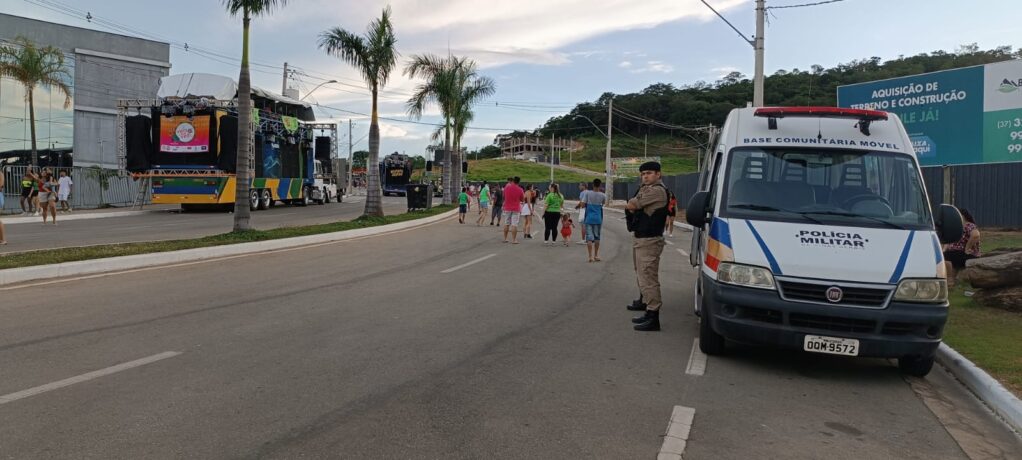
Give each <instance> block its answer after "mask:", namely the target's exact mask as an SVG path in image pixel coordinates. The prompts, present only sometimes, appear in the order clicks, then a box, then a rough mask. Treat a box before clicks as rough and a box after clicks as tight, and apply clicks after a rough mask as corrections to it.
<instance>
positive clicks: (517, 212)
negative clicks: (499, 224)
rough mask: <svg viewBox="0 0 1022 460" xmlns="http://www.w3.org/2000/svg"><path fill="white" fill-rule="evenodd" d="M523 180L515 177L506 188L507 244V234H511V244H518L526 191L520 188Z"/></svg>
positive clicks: (505, 225)
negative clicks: (519, 221) (519, 225)
mask: <svg viewBox="0 0 1022 460" xmlns="http://www.w3.org/2000/svg"><path fill="white" fill-rule="evenodd" d="M519 182H521V178H519V177H518V176H515V177H514V178H512V179H511V182H508V184H507V185H505V186H504V208H503V209H504V213H503V216H502V217H503V219H504V242H505V243H507V233H508V231H510V232H511V244H518V220H519V219H521V217H522V201H524V200H525V190H522V188H521V187H519V186H518V183H519Z"/></svg>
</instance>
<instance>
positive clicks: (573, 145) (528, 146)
mask: <svg viewBox="0 0 1022 460" xmlns="http://www.w3.org/2000/svg"><path fill="white" fill-rule="evenodd" d="M494 143H496V144H497V145H499V146H500V154H501V156H502V157H503V158H507V159H513V160H533V159H537V160H538V159H541V158H547V156H546V155H547V154H548V153H550V151H551V148H553V151H554V153H557V154H560V153H564V152H576V151H579V150H581V149H582V144H581V143H579V142H575V141H573V140H569V139H563V138H561V139H557V138H554V139H550V138H545V137H534V136H522V137H512V136H509V135H500V136H497V137H496V138H495V139H494ZM544 161H545V160H544ZM556 162H557V161H556V160H555V163H556Z"/></svg>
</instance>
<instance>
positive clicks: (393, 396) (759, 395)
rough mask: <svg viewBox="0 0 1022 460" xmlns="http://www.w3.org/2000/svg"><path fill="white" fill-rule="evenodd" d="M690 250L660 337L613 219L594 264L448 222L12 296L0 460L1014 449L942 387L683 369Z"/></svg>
mask: <svg viewBox="0 0 1022 460" xmlns="http://www.w3.org/2000/svg"><path fill="white" fill-rule="evenodd" d="M538 230H539V227H538V226H537V231H538ZM537 234H538V233H537ZM679 234H680V236H679V237H677V238H674V239H672V242H673V243H675V244H673V245H669V246H667V249H666V251H665V254H664V259H663V263H662V270H661V273H662V279H663V282H664V297H665V301H666V306H665V309H664V311H663V314H662V323H663V331H662V332H659V333H640V332H635V331H633V330H632V329H631V324H630V323H629V318H630V314H629V313H630V312H627V311H626V310H625V309H624V304H625V303H626V302H627V301H629V299H631V298H632V296H634V295H635V292H636V288H635V281H634V278H633V272H632V264H631V257H630V256H631V254H630V247H629V245H628V244H629V242H628V240H627V234H626V233H625V232H624V225H623V223H622V222H621V221H619V220H616V219H613V220H609V221H608V224H607V225H606V228H605V230H604V239H605V246H604V250H603V259H604V261H603V262H600V263H595V264H588V263H586V262H585V250H584V249H583V248H582V247H581V246H576V245H572V246H570V247H561V246H557V247H545V246H543V245H542V244H541V242H540V241H539V240H538V239H537V240H531V241H529V240H527V241H525V242H524V243H523V244H519V245H510V244H502V243H501V241H500V238H499V236H498V234H497V230H496V229H495V228H494V227H489V226H485V227H482V228H479V227H475V226H473V225H468V224H466V225H459V224H457V221H456V220H454V219H449V220H445V221H442V222H440V223H437V224H433V225H430V226H427V227H422V228H418V229H413V230H408V231H403V232H399V233H392V234H389V235H383V236H377V237H371V238H365V239H359V240H356V241H347V242H342V243H334V244H327V245H320V246H316V247H312V248H302V249H291V250H283V251H277V252H273V253H266V254H259V255H251V256H242V257H233V258H227V259H220V260H214V261H205V262H200V263H189V264H181V265H178V266H170V267H162V268H156V269H145V270H135V271H130V272H125V273H117V274H111V275H109V276H104V277H99V278H90V279H67V280H62V281H59V282H55V283H43V284H36V285H22V286H13V287H5V288H0V299H3V300H2V302H0V317H2V318H3V321H0V373H2V374H0V375H2V378H0V457H3V458H19V459H21V458H69V457H74V458H104V459H105V458H223V457H232V458H234V457H245V458H250V457H269V458H443V459H449V458H543V459H547V458H549V459H565V458H608V459H633V458H655V457H656V456H657V454H658V452H659V451H660V449H661V446H662V445H663V444H664V437H663V434H664V433H665V431H666V430H667V428H668V423H669V421H670V419H671V415H672V412H673V411H674V408H675V406H682V407H685V408H690V409H694V418H693V419H692V422H691V426H692V429H691V434H690V437H689V441H688V444H687V447H686V450H685V458H686V459H754V458H797V459H811V458H812V459H816V458H828V459H867V458H868V459H885V458H918V459H961V458H968V455H967V452H969V454H971V455H972V456H973V458H1013V456H1014V458H1018V456H1019V453H1020V452H1022V442H1020V441H1019V439H1018V438H1017V437H1014V436H1013V435H1012V434H1010V433H1008V432H1007V431H1006V429H1005V428H1004V427H1003V425H1000V424H999V423H998V422H996V421H995V420H994V419H993V418H992V416H990V415H989V413H988V412H986V411H985V409H983V408H982V407H981V406H980V404H979V403H978V402H977V401H976V400H974V399H973V398H972V397H971V396H969V395H968V394H967V393H966V392H964V391H963V390H961V388H960V387H959V386H958V385H957V384H956V383H954V382H953V381H952V380H950V379H949V377H948V376H947V375H945V374H943V373H941V372H934V373H932V374H931V375H930V376H929V377H928V378H927V379H906V378H904V377H902V376H901V374H899V372H898V370H897V368H896V367H895V366H894V365H893V364H891V363H890V362H887V361H884V360H869V359H861V360H855V359H840V358H830V357H823V356H810V355H805V354H801V353H790V352H781V351H773V350H753V349H748V348H735V349H734V350H733V352H732V353H730V354H729V355H727V356H724V357H711V358H709V359H708V361H707V362H706V363H705V364H706V365H705V373H703V374H702V375H698V372H695V373H692V374H690V373H687V372H694V369H695V368H693V366H692V365H691V364H690V357H691V356H693V355H692V349H693V345H694V339H695V338H696V337H697V319H696V318H695V316H694V315H693V314H692V311H691V300H690V299H691V297H692V291H691V288H690V285H691V282H692V280H693V275H694V271H693V270H692V269H691V268H689V267H688V266H687V257H685V256H683V255H682V254H681V253H680V252H678V249H683V250H687V238H686V235H687V234H685V233H682V232H679ZM473 262H474V263H473ZM175 353H178V354H175ZM697 356H698V355H697ZM138 360H143V361H138ZM119 365H122V366H120V367H114V366H119ZM696 367H698V366H696ZM977 452H979V453H980V454H983V453H985V454H984V455H989V456H986V457H984V456H983V455H980V454H977Z"/></svg>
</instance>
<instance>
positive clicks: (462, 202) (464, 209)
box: [458, 187, 468, 224]
mask: <svg viewBox="0 0 1022 460" xmlns="http://www.w3.org/2000/svg"><path fill="white" fill-rule="evenodd" d="M466 192H468V188H467V187H462V188H461V194H460V195H458V223H459V224H464V223H465V214H467V213H468V193H466Z"/></svg>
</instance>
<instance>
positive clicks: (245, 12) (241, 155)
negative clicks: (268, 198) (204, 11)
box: [221, 0, 287, 232]
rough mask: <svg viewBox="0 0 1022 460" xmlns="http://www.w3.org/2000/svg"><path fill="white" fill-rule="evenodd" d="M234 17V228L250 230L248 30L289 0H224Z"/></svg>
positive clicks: (250, 109)
mask: <svg viewBox="0 0 1022 460" xmlns="http://www.w3.org/2000/svg"><path fill="white" fill-rule="evenodd" d="M221 1H222V2H223V5H224V6H225V7H226V8H227V11H228V12H229V13H230V14H231V16H237V15H238V14H241V23H242V41H241V73H240V74H239V75H238V160H237V165H238V166H237V169H238V170H237V175H236V180H235V188H234V231H236V232H238V231H245V230H251V229H252V225H251V223H250V221H249V220H250V218H251V212H252V211H251V209H250V207H249V206H250V204H249V198H248V194H249V185H251V177H250V176H251V172H252V168H251V165H250V163H249V161H250V160H249V150H251V148H252V128H251V126H250V125H251V123H252V78H251V76H250V75H249V71H248V29H249V27H248V26H249V23H250V22H251V21H252V16H263V15H266V14H269V13H270V11H271V10H272V9H273V8H274V7H276V6H278V5H279V6H282V7H283V6H284V5H285V4H287V0H221Z"/></svg>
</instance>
